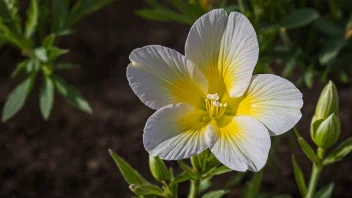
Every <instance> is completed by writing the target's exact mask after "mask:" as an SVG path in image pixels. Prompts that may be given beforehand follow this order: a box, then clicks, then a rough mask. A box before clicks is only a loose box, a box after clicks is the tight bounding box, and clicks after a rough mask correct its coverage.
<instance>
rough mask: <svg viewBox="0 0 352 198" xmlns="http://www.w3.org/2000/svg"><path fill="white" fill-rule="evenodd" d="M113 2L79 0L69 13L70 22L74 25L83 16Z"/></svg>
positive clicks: (108, 0)
mask: <svg viewBox="0 0 352 198" xmlns="http://www.w3.org/2000/svg"><path fill="white" fill-rule="evenodd" d="M111 2H113V1H112V0H99V1H97V0H78V1H76V3H75V5H74V6H73V8H72V11H71V13H70V15H69V22H68V23H69V24H71V25H73V24H74V23H76V22H77V21H79V20H80V19H81V18H82V17H84V16H86V15H89V14H91V13H93V12H95V11H97V10H99V9H101V8H103V7H104V6H106V5H108V4H110V3H111Z"/></svg>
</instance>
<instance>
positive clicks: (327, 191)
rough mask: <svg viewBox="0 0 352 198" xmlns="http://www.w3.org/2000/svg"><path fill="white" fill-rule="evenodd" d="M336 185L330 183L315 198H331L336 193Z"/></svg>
mask: <svg viewBox="0 0 352 198" xmlns="http://www.w3.org/2000/svg"><path fill="white" fill-rule="evenodd" d="M334 187H335V185H334V183H330V184H329V185H327V186H324V187H323V188H321V189H320V190H318V192H316V193H315V195H314V198H331V197H332V193H333V191H334Z"/></svg>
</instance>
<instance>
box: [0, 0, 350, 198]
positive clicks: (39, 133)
mask: <svg viewBox="0 0 352 198" xmlns="http://www.w3.org/2000/svg"><path fill="white" fill-rule="evenodd" d="M138 2H142V0H138V1H135V0H130V1H119V2H116V3H114V4H112V5H111V6H108V7H107V8H105V9H103V10H101V11H99V12H97V13H95V14H94V15H91V16H89V17H87V18H86V19H85V20H83V21H82V22H81V23H80V24H78V26H77V33H76V35H75V36H71V37H68V38H65V39H63V40H62V43H61V46H62V47H66V48H68V49H70V50H71V52H70V54H69V55H67V56H66V57H65V58H64V60H70V61H72V62H74V63H77V64H80V65H82V67H83V68H82V69H81V70H76V71H72V72H66V73H64V72H63V73H61V74H62V75H64V77H65V78H66V79H68V81H69V82H71V83H72V84H74V85H75V86H76V87H78V88H79V89H80V90H82V93H83V95H84V96H85V97H86V98H87V99H88V101H89V102H90V104H91V106H92V108H93V111H94V114H93V115H87V114H84V113H82V112H80V111H79V110H76V109H75V108H73V107H72V106H70V105H69V104H67V103H65V102H64V101H63V99H62V98H61V96H57V97H56V98H55V100H56V101H55V107H54V110H53V114H52V116H51V118H50V119H49V121H47V122H44V121H43V120H42V119H41V116H40V112H39V107H38V99H37V95H38V91H37V90H35V91H34V92H33V93H32V94H31V96H30V99H29V101H28V102H27V104H26V106H25V108H24V109H23V110H22V111H21V112H20V113H19V114H18V115H17V116H15V117H14V118H13V119H12V120H10V121H8V122H7V123H5V124H1V125H0V197H1V198H52V197H53V198H54V197H60V198H61V197H62V198H73V197H80V198H88V197H89V198H120V197H122V198H124V197H131V195H132V194H131V193H130V192H129V190H128V185H127V184H126V183H125V182H124V181H123V178H122V176H121V174H120V173H119V171H118V169H117V168H116V166H115V164H114V163H113V161H112V159H110V156H109V154H108V149H109V148H111V149H112V150H114V151H115V152H117V153H118V154H119V155H121V156H122V157H123V158H125V159H126V160H127V161H128V162H130V163H131V164H132V166H134V167H136V168H137V169H138V170H139V171H140V172H141V173H142V174H143V175H145V176H146V178H148V179H151V175H150V173H149V172H148V166H147V160H148V155H147V152H146V151H145V150H144V148H143V145H142V130H143V126H144V123H145V121H146V119H147V118H148V116H149V115H150V114H151V113H152V112H153V111H151V110H150V109H148V108H147V107H146V106H144V105H143V104H142V103H141V102H140V101H139V100H138V99H137V97H136V96H135V95H134V94H133V93H132V91H131V89H130V87H129V86H128V83H127V80H126V76H125V68H126V66H127V65H128V63H129V60H128V55H129V53H130V52H131V51H132V50H133V49H134V48H137V47H142V46H145V45H149V44H159V45H164V46H167V47H170V48H174V49H177V50H178V51H180V52H182V53H183V47H184V42H185V40H186V37H187V33H188V29H189V27H187V26H182V25H179V24H176V23H156V22H149V21H146V20H143V19H141V18H138V17H136V16H134V15H133V12H132V11H133V10H135V9H137V8H140V7H142V6H145V5H142V4H143V3H138ZM19 60H21V57H20V56H19V55H18V53H17V51H16V50H14V49H12V48H8V47H4V48H2V49H1V50H0V61H1V67H0V103H1V106H3V104H4V102H5V101H6V96H7V95H8V93H9V91H10V90H11V89H12V88H13V87H14V86H15V85H16V83H17V82H16V81H14V80H10V79H9V76H10V73H11V71H12V70H13V69H14V68H15V63H16V62H18V61H19ZM321 88H322V85H321V84H319V85H318V86H316V87H315V88H314V89H312V90H308V89H303V90H302V91H303V93H304V101H305V105H304V108H303V118H302V120H301V121H300V123H299V124H298V129H299V130H300V132H301V134H303V135H304V136H305V137H306V138H308V137H309V131H308V129H309V123H310V117H311V116H312V114H313V111H314V108H315V102H316V101H317V98H318V97H319V92H320V90H321ZM339 91H340V97H341V113H340V118H341V123H342V137H341V138H340V140H342V139H345V138H346V137H349V136H351V135H352V134H351V128H352V126H351V121H352V120H351V116H352V115H351V113H352V101H351V96H352V87H351V83H350V84H347V85H342V86H341V85H340V86H339ZM1 109H2V108H1ZM291 135H292V134H291ZM289 137H290V135H285V136H284V137H283V138H282V141H281V142H280V144H279V147H278V149H277V152H276V153H277V157H278V163H277V165H278V167H277V168H273V167H272V166H268V167H267V168H266V171H265V176H264V183H263V185H262V187H261V191H263V192H267V193H270V194H272V195H276V194H280V193H291V194H293V195H294V196H295V197H298V192H297V188H296V187H295V183H294V179H293V174H292V168H291V160H290V158H291V155H292V153H295V154H296V157H297V158H298V161H299V163H300V164H301V165H302V167H303V169H304V172H305V173H306V175H307V177H308V174H309V172H310V164H309V162H308V159H307V158H306V157H305V156H304V154H303V153H302V152H301V151H300V150H299V149H298V147H297V145H295V144H294V143H295V141H290V138H289ZM172 164H173V163H172ZM351 168H352V155H350V156H348V157H346V159H345V160H344V161H343V162H341V163H338V164H336V165H334V166H333V167H328V168H326V169H324V171H323V178H322V179H321V180H320V185H324V184H327V183H329V182H331V181H333V182H335V184H336V188H335V192H334V197H352V189H351V187H352V185H351V184H352V175H351ZM230 175H231V174H230ZM228 177H229V176H224V177H220V179H219V178H218V179H216V180H215V184H216V187H217V188H221V187H222V185H223V184H224V180H225V179H226V178H228ZM247 179H248V178H247ZM225 181H226V180H225ZM243 185H244V183H242V184H241V185H240V186H238V187H237V188H234V189H232V191H231V193H230V196H229V197H238V195H239V192H240V190H241V189H242V188H243ZM181 191H182V192H187V185H184V186H182V189H181ZM180 197H185V194H184V193H183V194H181V196H180Z"/></svg>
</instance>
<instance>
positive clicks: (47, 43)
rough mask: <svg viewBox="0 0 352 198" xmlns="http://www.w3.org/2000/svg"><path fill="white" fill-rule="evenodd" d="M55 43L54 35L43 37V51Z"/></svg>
mask: <svg viewBox="0 0 352 198" xmlns="http://www.w3.org/2000/svg"><path fill="white" fill-rule="evenodd" d="M54 42H55V34H50V35H48V36H47V37H45V39H44V41H43V47H44V48H45V49H48V48H49V47H52V46H53V45H54Z"/></svg>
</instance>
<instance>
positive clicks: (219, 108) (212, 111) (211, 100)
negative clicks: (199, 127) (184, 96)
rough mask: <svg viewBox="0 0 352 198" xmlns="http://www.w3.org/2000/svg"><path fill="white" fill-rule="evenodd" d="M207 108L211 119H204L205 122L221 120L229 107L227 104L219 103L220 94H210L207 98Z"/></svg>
mask: <svg viewBox="0 0 352 198" xmlns="http://www.w3.org/2000/svg"><path fill="white" fill-rule="evenodd" d="M205 107H206V110H207V112H208V113H209V117H205V118H203V120H205V121H206V120H209V118H210V119H216V118H220V117H221V116H222V115H224V113H225V111H226V107H227V103H224V104H222V103H220V102H219V94H217V93H215V94H208V95H207V98H206V99H205Z"/></svg>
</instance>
